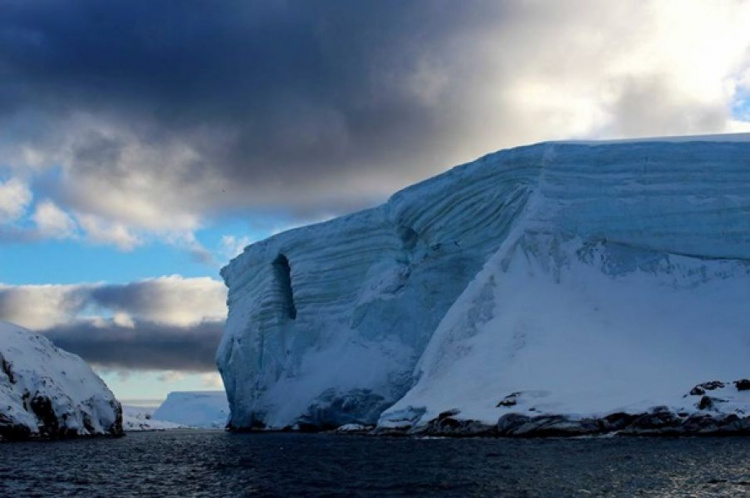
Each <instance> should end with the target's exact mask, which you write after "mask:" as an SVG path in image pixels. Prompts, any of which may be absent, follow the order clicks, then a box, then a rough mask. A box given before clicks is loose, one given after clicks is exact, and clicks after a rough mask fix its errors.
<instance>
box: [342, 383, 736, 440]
mask: <svg viewBox="0 0 750 498" xmlns="http://www.w3.org/2000/svg"><path fill="white" fill-rule="evenodd" d="M744 391H750V380H748V379H740V380H737V381H734V382H722V381H710V382H704V383H702V384H698V385H696V386H695V387H693V388H692V389H691V390H690V392H689V393H688V394H686V395H685V396H683V399H685V400H686V401H687V402H688V403H687V407H688V408H686V407H683V408H678V409H675V408H672V407H669V406H666V405H663V406H655V407H653V408H650V409H649V410H646V411H643V412H639V413H626V412H615V413H610V414H607V415H605V416H602V417H576V416H569V415H561V414H540V415H527V414H523V413H518V412H509V413H506V414H504V415H502V416H501V417H500V418H499V420H498V421H497V423H496V424H487V423H483V422H480V421H476V420H465V419H461V418H460V411H459V410H450V411H446V412H443V413H441V414H440V415H438V416H437V417H436V418H434V419H432V420H430V421H429V422H427V423H426V424H424V425H419V426H409V425H408V424H404V425H403V426H401V427H388V428H383V427H366V426H357V425H355V424H349V425H348V426H344V427H341V428H339V429H337V430H336V431H335V432H336V433H337V434H358V435H372V436H392V437H398V436H406V437H410V436H411V437H426V436H433V437H498V438H543V437H581V436H607V435H612V436H671V437H675V436H750V415H745V410H744V409H743V408H738V407H736V406H733V407H732V408H731V410H732V411H730V412H727V411H722V408H723V407H724V406H723V405H725V404H732V403H731V401H732V400H731V397H732V396H736V395H737V394H739V393H743V392H744ZM521 394H522V393H512V394H511V395H509V396H507V397H506V398H504V399H503V400H502V401H500V402H499V403H498V406H503V407H505V408H509V409H510V408H511V407H513V406H515V399H516V398H517V397H519V396H520V395H521ZM749 394H750V393H749Z"/></svg>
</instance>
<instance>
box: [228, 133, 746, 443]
mask: <svg viewBox="0 0 750 498" xmlns="http://www.w3.org/2000/svg"><path fill="white" fill-rule="evenodd" d="M222 275H223V277H224V279H225V281H226V284H227V286H228V287H229V298H228V305H229V316H228V320H227V327H226V333H225V336H224V338H223V340H222V343H221V345H220V348H219V351H218V354H217V362H218V365H219V369H220V371H221V373H222V376H223V378H224V384H225V387H226V389H227V394H228V398H229V402H230V406H231V409H232V416H231V425H232V426H233V427H235V428H238V429H240V428H249V427H262V426H264V427H273V428H283V427H293V426H295V425H296V426H298V427H300V428H304V427H306V426H309V427H315V428H325V427H335V426H339V425H343V424H347V423H361V424H373V423H376V422H378V423H379V425H380V426H381V427H384V428H387V427H419V426H424V425H425V424H428V423H429V422H430V421H434V420H436V419H437V418H438V417H439V416H440V415H441V414H445V413H451V414H452V415H451V416H452V417H454V418H457V419H463V420H475V421H480V422H482V423H485V424H490V423H492V424H494V423H496V422H497V421H498V419H499V418H500V417H503V416H505V415H508V414H509V413H525V414H527V415H534V416H538V415H545V414H547V415H550V414H564V415H566V416H570V417H579V418H580V417H584V416H605V415H607V414H610V413H616V412H627V413H636V412H642V411H644V410H648V409H650V408H651V407H654V406H657V405H668V406H671V407H675V408H674V409H675V410H682V411H683V412H684V410H688V409H689V410H693V411H695V410H699V408H698V407H697V405H698V404H700V403H699V402H697V401H696V400H690V399H687V400H686V398H682V396H683V395H684V394H686V393H687V391H689V390H690V388H691V387H692V386H694V385H696V384H698V383H701V382H705V381H708V380H712V379H728V380H733V379H739V378H743V377H746V376H750V368H748V367H747V358H748V356H749V355H750V325H748V324H750V143H749V142H748V141H747V136H740V137H738V136H724V137H722V136H718V137H699V138H694V139H692V140H691V139H687V140H683V141H679V142H671V141H668V140H659V139H655V140H652V141H649V140H645V141H634V142H621V143H618V142H613V143H607V142H602V143H597V142H592V143H543V144H538V145H533V146H527V147H519V148H515V149H510V150H504V151H500V152H497V153H494V154H491V155H488V156H485V157H483V158H481V159H479V160H478V161H475V162H473V163H470V164H467V165H464V166H460V167H457V168H454V169H453V170H450V171H448V172H446V173H444V174H442V175H440V176H438V177H435V178H432V179H430V180H427V181H425V182H422V183H420V184H417V185H415V186H412V187H410V188H407V189H405V190H403V191H401V192H399V193H397V194H395V195H394V196H393V197H392V198H391V199H390V200H389V201H388V202H387V203H385V204H383V205H381V206H379V207H377V208H374V209H369V210H366V211H362V212H359V213H356V214H353V215H350V216H345V217H342V218H338V219H335V220H331V221H329V222H326V223H322V224H318V225H313V226H309V227H304V228H300V229H296V230H292V231H289V232H285V233H282V234H279V235H277V236H274V237H271V238H269V239H267V240H265V241H262V242H259V243H257V244H254V245H251V246H249V247H248V248H246V249H245V251H244V253H243V254H241V255H240V256H238V257H237V258H235V259H234V260H233V261H232V262H231V263H230V264H229V265H228V266H227V267H225V268H224V269H223V270H222ZM742 396H744V394H743V395H742ZM742 396H740V398H738V399H744V398H742ZM508 400H512V402H511V401H508ZM720 401H721V400H719V401H717V402H716V403H714V405H713V406H714V408H715V407H717V406H730V405H731V406H732V407H733V408H732V409H733V410H735V411H736V410H743V409H744V408H738V407H739V406H740V405H742V403H740V402H737V403H734V402H732V403H729V404H727V405H721V403H720ZM748 401H750V400H748ZM738 403H739V404H738ZM678 405H679V407H678ZM683 405H685V406H683ZM688 405H689V406H688ZM694 405H695V406H694ZM686 406H687V408H686ZM742 406H744V405H742ZM746 408H747V409H749V410H750V404H748V406H747V407H746ZM715 409H716V410H718V411H721V410H720V408H715Z"/></svg>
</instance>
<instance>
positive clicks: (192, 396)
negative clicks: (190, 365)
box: [153, 391, 229, 429]
mask: <svg viewBox="0 0 750 498" xmlns="http://www.w3.org/2000/svg"><path fill="white" fill-rule="evenodd" d="M228 418H229V405H228V403H227V395H226V393H225V392H224V391H175V392H171V393H169V395H168V396H167V399H166V400H164V403H162V404H161V406H159V408H157V409H156V411H155V412H154V414H153V419H155V420H160V421H165V422H171V423H173V424H179V425H181V426H183V427H193V428H202V429H224V428H225V427H226V425H227V420H228Z"/></svg>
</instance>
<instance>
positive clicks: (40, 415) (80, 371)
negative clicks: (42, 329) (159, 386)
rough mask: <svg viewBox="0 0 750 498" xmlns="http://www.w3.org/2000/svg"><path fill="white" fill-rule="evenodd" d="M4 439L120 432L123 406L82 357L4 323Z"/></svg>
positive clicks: (0, 388)
mask: <svg viewBox="0 0 750 498" xmlns="http://www.w3.org/2000/svg"><path fill="white" fill-rule="evenodd" d="M0 367H1V368H0V440H2V439H4V438H5V439H23V438H28V437H38V436H44V437H68V436H84V435H102V434H108V435H120V434H122V408H121V407H120V403H119V402H118V401H117V400H116V399H115V397H114V395H113V394H112V392H111V391H110V390H109V389H108V388H107V386H106V385H105V384H104V382H103V381H102V380H101V379H100V378H99V377H98V376H97V375H96V374H95V373H94V372H93V371H92V370H91V368H90V367H89V366H88V365H87V364H86V363H85V362H84V361H83V360H82V359H81V358H79V357H78V356H76V355H73V354H70V353H67V352H65V351H63V350H61V349H58V348H56V347H55V346H54V345H53V344H52V343H51V342H50V341H49V340H47V339H46V338H45V337H43V336H41V335H39V334H36V333H34V332H30V331H28V330H25V329H22V328H21V327H17V326H15V325H11V324H9V323H6V322H0Z"/></svg>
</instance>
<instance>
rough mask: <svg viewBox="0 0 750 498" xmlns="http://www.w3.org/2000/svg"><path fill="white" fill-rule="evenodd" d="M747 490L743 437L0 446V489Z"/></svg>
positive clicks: (242, 438) (158, 440)
mask: <svg viewBox="0 0 750 498" xmlns="http://www.w3.org/2000/svg"><path fill="white" fill-rule="evenodd" d="M300 495H304V496H550V497H564V496H575V497H578V496H745V495H748V496H750V438H747V439H745V438H724V439H719V438H717V439H714V438H702V439H698V438H695V439H693V438H686V439H648V438H636V439H625V438H606V439H546V440H504V439H387V438H369V437H359V436H330V435H303V434H228V433H224V432H209V431H205V432H191V431H180V432H161V433H141V434H130V435H128V436H127V437H125V438H122V439H81V440H74V441H56V442H30V443H0V496H3V497H5V496H12V497H26V496H56V497H57V496H103V497H104V496H106V497H110V496H112V497H120V496H153V497H162V496H180V497H190V496H221V497H224V496H300Z"/></svg>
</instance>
